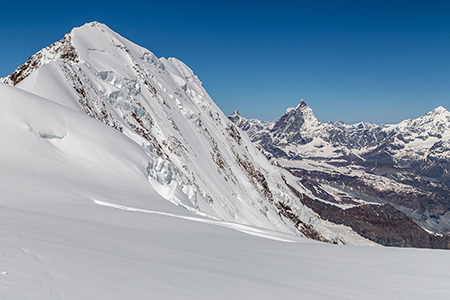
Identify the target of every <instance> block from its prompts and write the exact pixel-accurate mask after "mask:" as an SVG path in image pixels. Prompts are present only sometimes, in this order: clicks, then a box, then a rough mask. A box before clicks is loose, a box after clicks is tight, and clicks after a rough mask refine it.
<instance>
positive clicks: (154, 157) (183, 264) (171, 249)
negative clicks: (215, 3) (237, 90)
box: [0, 23, 450, 300]
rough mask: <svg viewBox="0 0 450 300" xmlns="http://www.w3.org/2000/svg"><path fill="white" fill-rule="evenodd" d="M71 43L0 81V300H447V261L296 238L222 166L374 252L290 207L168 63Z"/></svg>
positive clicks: (274, 172)
mask: <svg viewBox="0 0 450 300" xmlns="http://www.w3.org/2000/svg"><path fill="white" fill-rule="evenodd" d="M70 35H71V37H72V40H73V43H74V46H75V49H76V51H77V55H78V58H79V61H77V62H76V63H67V62H62V61H60V60H58V56H55V57H56V58H55V59H49V58H48V57H46V59H45V60H44V61H43V62H42V63H43V64H42V66H40V67H39V68H38V69H37V70H34V71H33V72H32V73H31V75H30V76H28V77H27V78H25V80H23V81H22V82H20V83H19V84H18V85H17V86H16V87H11V86H8V85H5V84H0V103H1V105H2V109H1V110H0V128H1V130H0V166H1V169H0V170H1V171H0V220H1V226H0V299H8V300H9V299H12V300H16V299H37V300H39V299H64V300H70V299H87V300H89V299H111V300H114V299H287V298H292V297H293V295H294V296H295V297H300V298H305V299H330V298H333V299H430V298H431V299H447V297H448V294H449V293H450V288H449V285H448V282H449V280H450V274H449V273H448V272H447V269H448V266H449V265H450V256H449V255H448V253H447V252H446V251H438V250H418V249H395V248H384V247H367V246H339V245H330V244H324V243H320V242H315V241H311V240H308V239H305V238H303V237H301V236H298V235H301V234H300V233H299V232H298V231H296V229H295V228H294V227H293V225H292V224H291V223H289V220H285V219H282V218H280V217H279V216H278V215H277V211H276V209H275V207H273V206H272V205H271V204H270V202H268V201H267V199H265V198H264V197H263V195H261V193H260V192H259V191H258V190H257V189H258V185H254V184H252V183H251V179H249V176H248V175H246V173H245V171H243V169H242V168H241V167H239V165H238V164H237V163H236V160H237V158H236V156H239V157H241V158H243V157H246V159H247V161H248V162H250V163H251V164H252V166H253V167H254V168H255V170H259V171H260V172H261V174H263V175H264V176H265V178H266V180H267V183H268V185H269V187H270V190H271V192H272V195H273V198H274V200H275V201H283V202H285V203H289V204H290V205H291V207H292V208H294V210H295V212H296V213H297V215H298V216H299V217H300V218H301V219H302V220H303V221H304V222H307V223H308V224H312V225H313V226H314V228H316V229H317V230H318V231H319V232H320V233H321V234H322V235H323V236H324V237H325V238H327V239H330V240H335V241H339V242H344V243H346V244H359V245H370V244H373V243H370V242H369V241H367V240H365V239H363V238H361V237H359V236H358V235H356V234H355V233H354V232H353V231H351V230H350V229H349V228H347V227H344V226H336V225H332V224H329V223H328V222H325V221H321V220H320V219H318V218H317V217H316V216H315V214H314V213H312V212H311V211H309V210H308V209H306V208H304V207H303V206H302V205H301V204H300V203H299V201H298V200H296V198H295V197H294V196H293V195H292V193H291V192H290V191H289V189H287V188H286V186H285V185H284V184H283V183H282V182H283V181H282V179H281V176H284V177H285V180H286V181H287V182H289V184H291V185H294V186H296V188H298V189H299V190H302V186H301V185H300V184H299V183H298V182H297V181H296V179H295V178H294V177H292V176H290V175H289V174H288V173H287V172H284V171H282V170H280V169H277V168H276V167H274V166H272V165H271V164H270V163H269V162H268V161H267V160H266V158H265V157H264V156H263V155H262V154H260V153H259V152H258V151H257V150H256V149H255V148H254V147H253V146H252V145H251V142H250V140H249V139H248V137H247V136H246V135H245V134H243V133H242V132H241V131H240V130H237V132H239V133H240V136H241V140H239V139H234V138H233V137H232V136H231V134H230V133H229V132H228V130H226V128H227V126H229V125H230V124H229V123H228V120H227V118H226V117H225V116H224V115H223V113H222V112H221V111H220V109H219V108H218V107H217V106H216V105H215V104H214V102H213V101H212V100H211V99H210V97H209V96H208V94H207V93H206V91H205V90H204V89H203V88H202V87H201V82H200V81H199V80H198V78H197V77H196V76H195V75H194V74H193V72H192V71H191V70H190V69H189V68H188V67H187V66H186V65H184V64H183V63H182V62H180V61H178V60H176V59H173V58H171V59H158V58H156V57H155V56H154V55H153V54H152V53H151V52H150V51H148V50H146V49H144V48H142V47H139V46H137V45H135V44H133V43H131V42H129V41H128V40H126V39H124V38H122V37H120V36H119V35H117V34H116V33H114V32H113V31H111V30H110V29H109V28H108V27H106V26H105V25H103V24H99V23H91V24H87V25H85V26H83V27H81V28H78V29H74V30H73V31H72V32H71V34H70ZM46 51H47V50H46ZM133 66H134V68H133ZM80 82H81V84H80ZM78 84H79V85H78ZM74 86H77V88H78V90H80V88H82V89H83V93H84V94H88V95H90V98H89V99H94V100H93V102H92V103H90V104H89V105H90V108H91V109H92V110H91V111H86V106H83V105H82V103H83V102H82V101H80V97H81V96H80V95H81V94H82V93H81V92H80V93H79V94H77V92H76V91H74ZM150 86H151V87H152V88H153V89H152V88H150ZM155 91H156V92H155ZM81 100H82V99H81ZM95 101H97V102H95ZM102 107H103V108H107V111H106V112H105V111H103V110H102ZM94 112H95V113H96V114H97V115H95V116H97V117H92V116H93V115H92V114H94ZM102 112H105V114H101V113H102ZM90 114H91V117H88V116H87V115H90ZM133 114H134V115H135V116H137V117H138V118H139V117H142V118H141V119H139V120H141V122H148V123H147V124H144V125H145V126H146V127H145V126H144V127H142V128H147V129H148V130H149V132H150V134H151V135H152V136H153V137H154V139H155V140H156V141H157V143H152V142H151V140H146V139H144V138H142V136H141V135H138V134H137V133H136V132H135V131H133V127H131V126H130V125H129V122H130V120H131V118H130V116H132V115H133ZM99 115H102V116H104V117H105V118H104V119H101V122H100V121H99V119H100V118H99V117H98V116H99ZM108 125H109V126H108ZM114 125H115V126H114ZM135 126H137V125H135ZM112 127H115V128H116V129H114V128H112ZM117 129H121V130H117ZM205 132H208V133H205ZM177 141H179V142H180V143H178V142H177ZM239 141H240V142H239ZM157 145H163V146H161V151H162V152H163V153H164V154H165V155H161V153H159V154H158V149H156V148H155V147H157ZM180 145H182V146H180ZM217 153H220V155H218V154H217ZM217 162H220V163H219V164H218V163H217ZM221 164H222V166H223V168H222V167H220V165H221ZM302 192H304V193H307V191H306V190H302ZM206 195H209V197H210V199H212V203H210V202H209V201H208V197H207V196H206ZM310 196H312V195H310ZM174 204H175V205H174Z"/></svg>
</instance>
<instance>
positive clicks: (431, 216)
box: [230, 100, 450, 248]
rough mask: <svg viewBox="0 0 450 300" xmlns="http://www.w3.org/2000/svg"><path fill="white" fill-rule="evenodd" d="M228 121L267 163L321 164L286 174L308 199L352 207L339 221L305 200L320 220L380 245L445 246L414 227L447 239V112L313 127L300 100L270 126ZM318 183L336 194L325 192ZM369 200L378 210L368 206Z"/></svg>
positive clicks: (449, 159) (449, 224) (449, 217)
mask: <svg viewBox="0 0 450 300" xmlns="http://www.w3.org/2000/svg"><path fill="white" fill-rule="evenodd" d="M230 119H231V120H232V121H233V122H235V124H236V125H238V126H239V127H240V128H241V129H243V130H244V131H247V133H249V136H250V138H251V140H252V141H253V142H254V143H255V144H256V145H257V147H258V148H259V149H260V150H261V151H262V152H263V153H264V154H265V155H266V156H267V157H268V158H273V159H284V160H290V161H293V162H295V161H309V162H311V163H312V164H315V163H320V164H322V165H326V166H327V167H324V168H317V169H316V170H311V169H309V170H304V169H301V168H300V167H299V168H293V167H290V168H286V169H288V170H289V171H290V172H291V173H292V174H294V175H295V176H297V177H299V178H300V179H301V183H302V184H303V185H304V186H305V187H306V188H307V189H308V190H310V191H311V193H312V195H314V196H315V197H317V198H320V199H323V200H324V201H325V202H328V203H335V204H338V205H345V204H347V205H356V206H355V207H352V208H348V209H347V210H345V212H346V214H345V217H344V214H343V213H342V212H338V211H337V210H339V209H340V208H338V207H337V206H333V205H331V204H326V203H325V204H326V205H328V206H330V205H331V206H330V208H327V207H328V206H324V202H320V201H316V200H314V199H312V198H309V200H308V201H305V203H304V204H305V205H307V206H309V207H310V208H313V210H315V211H316V210H317V211H316V212H317V213H318V214H319V215H320V216H321V217H322V218H325V219H327V220H329V221H332V222H334V223H337V224H344V225H347V226H350V227H352V228H353V229H354V230H355V231H356V232H358V233H359V234H361V235H362V236H364V237H367V238H369V239H371V240H373V241H375V242H377V243H380V244H383V245H390V246H401V247H429V248H447V247H448V244H447V242H448V241H447V237H442V238H441V237H439V236H435V235H432V234H429V233H428V232H427V231H425V230H423V229H422V228H421V226H422V227H425V228H427V229H429V230H431V231H434V232H436V233H439V234H444V235H445V234H450V112H448V111H447V110H446V109H445V108H443V107H438V108H436V109H435V110H433V111H431V112H429V113H427V114H426V115H425V116H423V117H420V118H417V119H414V120H406V121H403V122H401V123H400V124H398V125H375V124H370V123H359V124H354V125H347V124H345V123H343V122H336V123H331V122H328V123H321V122H320V121H318V120H317V119H316V118H315V116H314V114H313V113H312V110H311V109H310V108H309V107H308V106H307V105H306V103H305V102H304V101H303V100H302V102H300V104H299V105H298V106H297V107H296V108H290V109H288V110H287V111H286V113H285V114H284V115H283V116H282V117H281V118H280V119H279V120H278V121H277V122H276V123H262V122H259V121H257V120H246V119H245V118H243V117H242V116H240V115H239V116H238V117H237V118H236V116H235V118H232V117H230ZM312 146H313V147H312ZM274 162H275V160H274ZM334 168H336V169H334ZM337 168H339V169H337ZM342 170H347V172H344V173H342ZM351 170H357V171H358V172H355V173H352V172H351ZM350 173H352V174H354V175H348V174H350ZM321 185H324V186H331V187H333V188H335V189H336V190H338V191H341V192H337V194H330V193H328V192H326V191H325V190H324V189H322V188H321ZM373 201H376V202H381V203H383V204H384V205H381V206H380V205H373V204H370V202H373ZM363 203H366V204H363ZM390 204H392V205H390ZM314 208H315V209H314ZM331 212H332V213H331ZM405 213H406V214H405ZM352 218H353V219H354V220H352ZM394 220H395V222H394ZM367 224H371V225H370V226H371V227H367V226H368V225H367ZM394 224H395V226H394ZM417 224H420V226H419V225H417ZM375 225H376V226H375ZM391 227H392V228H391ZM394 227H395V228H401V231H402V232H409V231H411V230H413V231H414V234H413V233H409V234H408V235H402V234H400V233H401V232H400V231H398V230H397V229H393V228H394ZM408 228H414V229H408ZM419 229H420V230H419ZM408 230H409V231H408ZM372 231H373V232H372ZM370 232H372V233H370ZM383 232H385V233H384V234H383ZM395 232H396V233H395ZM394 233H395V234H396V237H394V236H392V234H394ZM413 240H415V241H413ZM438 240H439V241H438ZM441 240H442V241H441Z"/></svg>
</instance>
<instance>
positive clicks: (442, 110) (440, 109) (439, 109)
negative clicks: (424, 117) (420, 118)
mask: <svg viewBox="0 0 450 300" xmlns="http://www.w3.org/2000/svg"><path fill="white" fill-rule="evenodd" d="M448 112H449V111H448V110H447V109H445V107H443V106H438V107H436V108H435V109H433V110H432V111H430V113H433V114H435V115H440V114H445V113H448Z"/></svg>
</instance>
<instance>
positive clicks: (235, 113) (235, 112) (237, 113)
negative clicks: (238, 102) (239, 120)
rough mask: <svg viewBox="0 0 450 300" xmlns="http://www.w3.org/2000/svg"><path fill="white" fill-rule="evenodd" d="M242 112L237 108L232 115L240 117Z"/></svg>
mask: <svg viewBox="0 0 450 300" xmlns="http://www.w3.org/2000/svg"><path fill="white" fill-rule="evenodd" d="M240 116H241V114H240V113H239V111H238V110H237V109H236V110H235V111H233V113H232V114H231V116H230V117H240Z"/></svg>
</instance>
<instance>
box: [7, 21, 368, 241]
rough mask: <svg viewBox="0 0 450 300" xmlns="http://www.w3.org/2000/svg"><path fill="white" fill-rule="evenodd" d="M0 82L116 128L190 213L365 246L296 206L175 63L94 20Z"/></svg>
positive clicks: (159, 185) (152, 177) (164, 190)
mask: <svg viewBox="0 0 450 300" xmlns="http://www.w3.org/2000/svg"><path fill="white" fill-rule="evenodd" d="M61 45H63V46H64V47H63V46H61ZM67 53H71V55H69V54H67ZM2 82H3V83H6V84H10V85H12V86H14V87H15V88H19V89H22V90H25V91H28V92H30V93H33V94H35V95H38V96H40V97H43V98H46V99H49V100H51V101H54V102H56V103H58V104H61V105H63V106H66V107H68V108H70V109H72V110H75V111H78V112H80V113H84V114H86V115H88V116H89V117H91V118H93V119H96V120H99V121H101V122H102V123H104V124H106V125H108V126H110V127H112V128H114V129H116V130H117V131H119V132H121V133H123V134H124V135H125V136H127V137H128V138H129V139H131V140H133V141H134V142H135V143H137V144H138V145H140V146H141V147H142V148H143V149H144V150H145V151H146V152H147V153H148V155H149V157H151V159H149V162H148V163H147V165H146V166H145V170H144V172H143V173H144V174H143V176H146V178H147V179H148V181H149V183H150V185H152V186H153V187H154V188H155V189H156V190H157V191H158V192H159V193H160V195H161V196H162V197H163V198H165V199H167V200H168V201H170V202H172V203H173V204H175V205H176V206H180V207H183V208H184V209H187V210H188V211H191V212H192V213H194V214H201V215H208V216H211V217H214V218H219V219H221V220H224V221H233V222H237V223H242V224H252V225H254V226H260V227H263V228H269V229H272V230H281V231H282V232H287V233H291V234H296V235H300V236H304V235H306V236H308V237H310V238H315V239H318V240H322V241H328V242H331V243H350V244H351V243H356V244H372V243H371V242H369V241H368V240H366V239H364V238H362V237H360V236H359V235H357V234H356V233H355V232H352V231H351V230H348V231H347V232H344V231H342V229H341V228H340V227H337V226H335V224H332V223H328V222H326V221H324V220H321V219H319V218H317V217H316V216H315V214H314V213H313V212H312V211H311V210H309V209H308V208H306V207H304V206H303V204H301V202H300V201H299V200H298V199H297V197H296V196H295V195H294V194H293V193H292V192H291V190H290V189H289V188H288V187H287V186H286V185H283V183H281V182H282V181H281V177H285V178H287V180H289V181H291V180H294V179H293V177H290V176H291V175H290V174H288V173H283V170H279V169H276V168H275V167H274V166H272V165H271V164H270V162H269V161H267V160H266V158H265V157H264V156H262V155H261V154H260V153H259V151H257V150H256V149H255V148H254V147H253V146H252V144H251V142H250V141H249V140H248V138H247V137H246V136H245V135H244V134H241V132H240V131H239V129H237V128H236V127H235V126H234V125H233V124H232V123H231V122H230V121H229V120H228V118H227V117H226V116H225V115H224V114H223V113H222V112H221V110H220V109H219V108H218V107H217V105H216V104H215V103H214V102H213V101H212V99H211V98H210V97H209V95H208V94H207V92H206V90H205V89H204V88H203V87H202V83H201V81H200V80H199V79H198V77H197V76H196V75H195V74H194V73H193V71H192V70H191V69H190V68H189V67H187V66H186V65H185V64H184V63H183V62H181V61H179V60H177V59H176V58H168V59H166V58H157V57H156V56H155V55H154V54H153V53H152V52H150V51H149V50H147V49H145V48H143V47H140V46H138V45H136V44H134V43H132V42H131V41H128V40H127V39H125V38H123V37H122V36H120V35H119V34H117V33H115V32H113V31H112V30H111V29H110V28H108V27H107V26H106V25H104V24H101V23H98V22H91V23H87V24H85V25H83V26H81V27H78V28H74V29H73V30H72V31H71V32H70V33H69V34H67V35H66V36H65V37H64V38H63V40H62V41H60V42H56V43H54V44H53V45H52V46H49V47H46V48H44V49H42V50H41V51H39V52H38V53H37V54H35V55H33V56H31V58H30V59H29V60H28V62H27V63H25V64H24V65H22V66H20V67H19V68H18V69H17V70H16V71H15V72H14V73H13V74H12V75H10V76H8V77H6V78H3V79H2ZM291 185H293V186H295V188H296V189H298V190H299V191H301V192H302V193H309V191H308V190H306V189H305V188H304V187H303V186H302V185H301V184H299V183H296V182H291ZM311 196H312V197H314V196H313V195H311ZM288 210H289V213H288V212H287V211H288Z"/></svg>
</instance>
